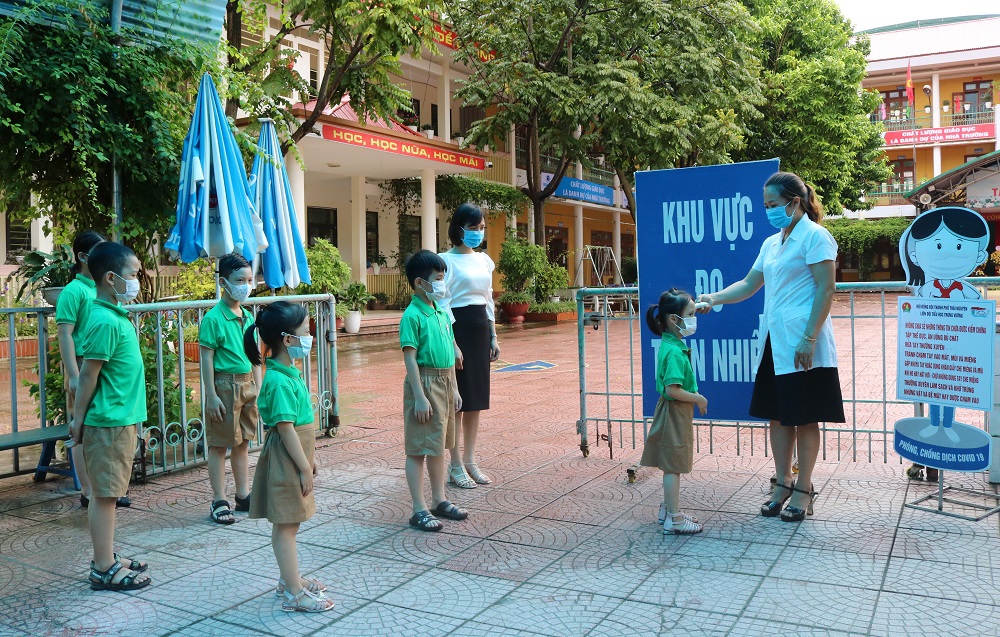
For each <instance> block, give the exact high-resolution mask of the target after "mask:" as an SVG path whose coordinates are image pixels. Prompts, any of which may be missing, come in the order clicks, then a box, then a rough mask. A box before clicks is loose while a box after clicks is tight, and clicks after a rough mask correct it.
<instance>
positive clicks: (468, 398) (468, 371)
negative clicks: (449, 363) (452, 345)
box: [451, 305, 490, 411]
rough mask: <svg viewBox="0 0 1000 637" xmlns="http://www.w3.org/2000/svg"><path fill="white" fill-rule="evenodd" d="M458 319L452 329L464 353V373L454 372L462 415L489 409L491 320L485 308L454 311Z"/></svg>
mask: <svg viewBox="0 0 1000 637" xmlns="http://www.w3.org/2000/svg"><path fill="white" fill-rule="evenodd" d="M451 311H452V314H454V315H455V322H454V323H453V324H452V329H453V330H454V331H455V342H456V343H458V348H459V349H460V350H462V358H463V359H464V362H463V364H462V369H456V370H455V377H456V378H457V379H458V393H459V395H460V396H461V397H462V409H461V411H483V410H486V409H489V408H490V319H489V317H488V316H487V315H486V306H485V305H467V306H465V307H453V308H451Z"/></svg>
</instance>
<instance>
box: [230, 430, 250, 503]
mask: <svg viewBox="0 0 1000 637" xmlns="http://www.w3.org/2000/svg"><path fill="white" fill-rule="evenodd" d="M229 464H230V465H231V466H232V468H233V481H234V482H235V483H236V495H237V497H240V498H245V497H247V496H248V495H250V478H249V474H250V443H249V441H247V440H244V441H243V442H242V443H240V444H238V445H236V446H235V447H233V450H232V452H231V453H230V454H229Z"/></svg>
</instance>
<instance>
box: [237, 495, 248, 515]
mask: <svg viewBox="0 0 1000 637" xmlns="http://www.w3.org/2000/svg"><path fill="white" fill-rule="evenodd" d="M235 510H236V511H239V512H241V513H246V512H247V511H249V510H250V494H249V493H248V494H247V497H245V498H241V497H240V496H236V509H235Z"/></svg>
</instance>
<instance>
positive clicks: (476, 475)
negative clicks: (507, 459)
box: [465, 462, 493, 484]
mask: <svg viewBox="0 0 1000 637" xmlns="http://www.w3.org/2000/svg"><path fill="white" fill-rule="evenodd" d="M465 471H466V473H468V474H469V477H471V478H472V479H473V480H475V481H476V484H493V481H492V480H490V478H489V476H487V475H486V474H484V473H483V472H482V471H480V470H479V465H477V464H476V463H475V462H470V463H468V464H467V465H465Z"/></svg>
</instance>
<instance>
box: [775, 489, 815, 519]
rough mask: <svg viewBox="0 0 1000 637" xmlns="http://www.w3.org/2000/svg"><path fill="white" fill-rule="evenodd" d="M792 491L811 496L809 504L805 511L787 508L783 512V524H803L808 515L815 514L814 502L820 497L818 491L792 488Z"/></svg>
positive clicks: (791, 507)
mask: <svg viewBox="0 0 1000 637" xmlns="http://www.w3.org/2000/svg"><path fill="white" fill-rule="evenodd" d="M792 491H797V492H799V493H805V494H807V495H808V496H809V504H808V505H807V506H806V508H805V509H800V508H798V507H793V506H787V507H785V510H784V511H782V512H781V521H782V522H801V521H802V520H805V519H806V515H812V514H813V502H815V501H816V496H818V495H819V492H818V491H813V490H809V491H803V490H802V489H799V488H796V487H792Z"/></svg>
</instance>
